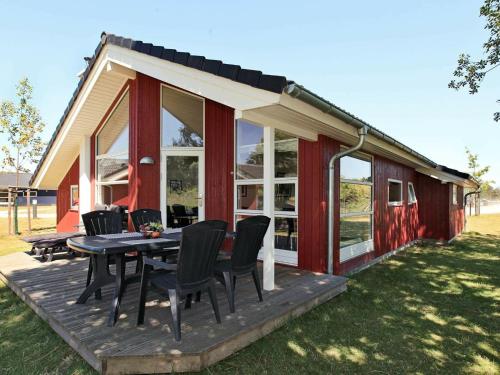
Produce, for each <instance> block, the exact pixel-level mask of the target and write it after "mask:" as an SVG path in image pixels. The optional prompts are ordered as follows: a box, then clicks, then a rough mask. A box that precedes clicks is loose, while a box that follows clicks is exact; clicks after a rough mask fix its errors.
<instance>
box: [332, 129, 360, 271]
mask: <svg viewBox="0 0 500 375" xmlns="http://www.w3.org/2000/svg"><path fill="white" fill-rule="evenodd" d="M367 134H368V127H367V126H363V127H361V128H358V135H359V139H358V143H357V144H356V145H355V146H353V147H351V148H348V149H347V150H344V151H341V152H339V153H338V154H335V155H333V156H332V157H331V158H330V162H329V163H328V273H329V274H330V275H333V229H334V228H333V223H334V220H333V217H334V214H335V162H336V161H337V160H339V159H340V158H341V157H343V156H347V155H349V154H352V153H353V152H355V151H357V150H359V149H360V148H361V147H363V144H364V143H365V138H366V135H367Z"/></svg>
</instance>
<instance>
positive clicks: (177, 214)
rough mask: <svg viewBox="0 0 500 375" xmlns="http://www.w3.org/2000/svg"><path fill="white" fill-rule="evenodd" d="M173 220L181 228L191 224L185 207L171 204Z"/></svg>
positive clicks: (191, 221) (190, 218) (191, 220)
mask: <svg viewBox="0 0 500 375" xmlns="http://www.w3.org/2000/svg"><path fill="white" fill-rule="evenodd" d="M172 210H173V211H174V218H175V220H176V221H177V226H178V227H180V228H183V227H185V226H188V225H191V224H192V223H193V218H192V215H188V213H187V211H186V206H184V205H182V204H173V205H172Z"/></svg>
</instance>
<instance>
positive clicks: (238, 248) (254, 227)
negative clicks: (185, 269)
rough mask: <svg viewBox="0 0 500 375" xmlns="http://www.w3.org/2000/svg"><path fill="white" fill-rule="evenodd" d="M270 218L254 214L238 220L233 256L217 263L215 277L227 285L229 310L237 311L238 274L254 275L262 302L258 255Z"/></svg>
mask: <svg viewBox="0 0 500 375" xmlns="http://www.w3.org/2000/svg"><path fill="white" fill-rule="evenodd" d="M270 220H271V219H269V218H268V217H267V216H252V217H249V218H246V219H244V220H241V221H238V223H237V224H236V238H235V239H234V242H233V250H232V253H231V258H230V259H224V260H220V261H218V262H217V263H216V265H215V277H216V278H217V280H219V281H220V282H221V283H222V284H223V285H224V286H225V287H226V293H227V299H228V302H229V310H230V311H231V312H232V313H234V312H235V308H234V291H235V286H236V277H237V276H243V275H248V274H251V275H252V277H253V281H254V283H255V287H256V288H257V294H258V295H259V301H261V302H262V290H261V289H262V288H261V285H260V275H259V270H258V269H257V256H258V255H259V250H260V249H261V247H262V242H263V240H264V235H265V234H266V232H267V228H268V227H269V222H270Z"/></svg>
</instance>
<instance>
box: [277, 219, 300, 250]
mask: <svg viewBox="0 0 500 375" xmlns="http://www.w3.org/2000/svg"><path fill="white" fill-rule="evenodd" d="M274 247H275V248H276V249H280V250H289V251H297V218H294V217H275V218H274Z"/></svg>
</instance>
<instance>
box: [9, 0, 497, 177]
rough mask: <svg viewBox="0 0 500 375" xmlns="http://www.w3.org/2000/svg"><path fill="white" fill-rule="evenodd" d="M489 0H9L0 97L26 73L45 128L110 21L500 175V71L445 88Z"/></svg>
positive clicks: (451, 160) (477, 49)
mask: <svg viewBox="0 0 500 375" xmlns="http://www.w3.org/2000/svg"><path fill="white" fill-rule="evenodd" d="M481 3H482V1H479V0H449V1H445V0H440V1H435V0H434V1H414V2H403V1H383V0H381V1H377V2H375V1H356V2H347V1H324V2H323V1H316V2H306V3H305V2H303V1H296V2H295V1H283V2H278V1H275V2H271V1H262V2H258V1H252V2H249V1H226V2H223V1H218V2H215V1H190V2H187V1H146V0H143V1H140V2H137V1H134V2H132V1H130V2H129V1H124V0H122V1H120V2H114V1H106V2H94V1H84V2H82V1H50V2H40V1H36V2H35V1H16V2H14V1H5V0H0V14H2V22H1V23H0V35H2V42H3V43H2V48H1V51H0V100H2V99H7V98H13V96H14V92H15V88H14V87H15V84H16V82H17V81H18V80H19V79H20V78H21V77H23V76H28V77H29V78H30V80H31V82H32V83H33V85H34V87H35V92H34V102H35V104H36V105H37V106H38V107H39V109H40V111H41V114H42V116H43V119H44V121H45V122H46V124H47V129H46V132H45V133H46V134H45V137H46V139H48V138H49V137H50V135H51V134H52V131H53V129H54V128H55V126H56V124H57V122H58V120H59V118H60V117H61V115H62V113H63V111H64V108H65V107H66V105H67V102H68V100H69V98H70V96H71V94H72V93H73V91H74V89H75V87H76V84H77V77H76V74H77V73H78V72H79V71H80V70H82V69H83V68H84V60H83V57H84V56H90V55H92V53H93V51H94V49H95V47H96V46H97V43H98V42H99V36H100V33H101V32H102V31H104V30H105V31H108V32H112V33H115V34H118V35H122V36H128V37H131V38H134V39H139V40H144V41H147V42H152V43H156V44H159V45H163V46H166V47H170V48H176V49H178V50H184V51H188V52H191V53H194V54H201V55H205V56H207V57H211V58H218V59H222V60H224V61H225V62H228V63H236V64H240V65H242V66H244V67H246V68H254V69H259V70H262V71H263V72H265V73H268V74H282V75H285V76H287V78H289V79H293V80H295V81H297V82H298V83H300V84H302V85H304V86H306V87H307V88H309V89H311V90H312V91H314V92H316V93H318V94H320V95H321V96H323V97H325V98H328V99H329V100H331V101H333V102H334V103H336V104H337V105H339V106H341V107H343V108H345V109H347V110H348V111H350V112H352V113H354V114H356V115H357V116H359V117H361V118H362V119H364V120H366V121H367V122H369V123H370V124H372V125H374V126H376V127H378V128H379V129H381V130H383V131H385V132H387V133H388V134H390V135H392V136H394V137H395V138H396V139H398V140H399V141H401V142H403V143H405V144H407V145H408V146H410V147H412V148H414V149H416V150H417V151H419V152H421V153H423V154H424V155H426V156H427V157H429V158H431V159H433V160H434V161H436V162H438V163H441V164H445V165H447V166H450V167H453V168H457V169H461V170H466V169H467V164H466V158H465V153H464V148H465V147H466V146H468V147H470V148H471V149H472V150H473V151H475V152H477V153H479V154H480V162H481V163H482V164H489V165H491V167H492V169H491V173H490V175H489V178H490V179H494V180H496V181H497V185H499V186H500V158H499V152H498V146H499V141H498V140H499V139H500V124H497V123H495V122H494V121H493V120H492V114H493V112H495V111H498V110H499V108H498V107H499V105H498V104H497V103H496V100H497V99H500V95H499V88H500V71H494V72H493V73H492V74H491V75H490V76H489V77H488V78H487V80H486V81H485V82H484V83H483V85H482V87H481V90H480V93H479V94H476V95H474V96H471V95H469V94H468V93H467V92H466V91H463V92H455V91H453V90H451V89H448V88H447V84H448V82H449V80H450V78H451V73H452V71H453V69H454V67H455V65H456V58H457V56H458V54H459V53H460V52H462V51H464V52H470V53H471V54H473V55H476V56H479V54H480V53H481V46H482V43H483V42H484V41H485V40H486V38H487V34H486V32H485V31H484V29H483V26H484V20H482V19H480V18H479V16H478V15H479V7H480V5H481ZM0 137H1V136H0ZM0 139H2V143H3V141H4V139H3V138H0Z"/></svg>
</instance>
